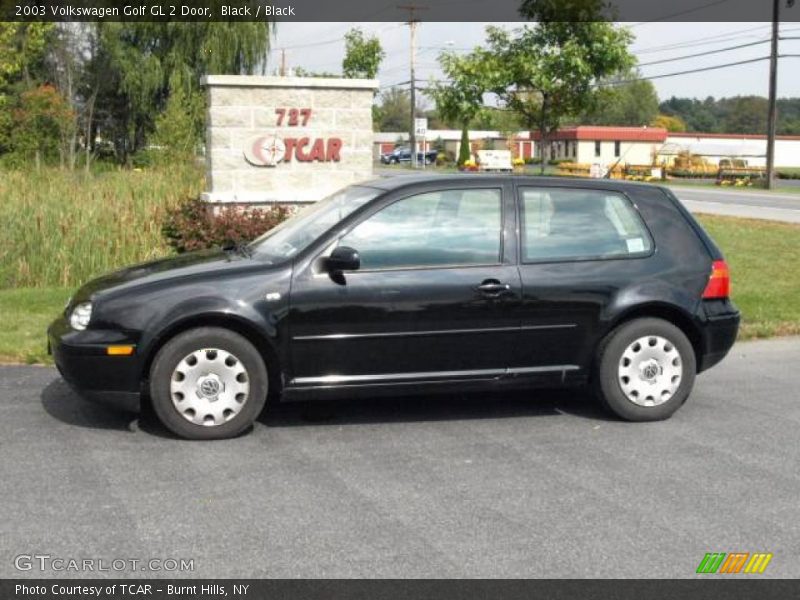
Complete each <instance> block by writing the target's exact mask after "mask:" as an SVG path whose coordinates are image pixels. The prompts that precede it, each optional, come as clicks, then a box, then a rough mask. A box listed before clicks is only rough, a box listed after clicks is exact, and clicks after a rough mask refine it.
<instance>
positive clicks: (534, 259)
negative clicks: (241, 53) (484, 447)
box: [48, 175, 739, 439]
mask: <svg viewBox="0 0 800 600" xmlns="http://www.w3.org/2000/svg"><path fill="white" fill-rule="evenodd" d="M729 290H730V277H729V274H728V267H727V265H726V264H725V261H724V259H723V256H722V253H721V252H720V250H719V248H717V246H716V245H715V244H714V242H713V241H712V240H711V238H710V237H709V236H708V235H707V234H706V232H705V231H704V230H703V229H702V227H701V226H700V225H699V224H698V223H697V221H696V220H695V219H694V218H693V217H692V216H691V215H690V214H689V213H688V211H687V210H686V209H685V208H684V207H683V205H682V204H681V203H680V202H679V201H678V200H677V199H676V198H675V196H674V195H673V194H672V192H671V191H670V190H669V189H666V188H661V187H656V186H651V185H642V184H633V183H627V182H617V181H609V180H585V181H580V180H572V179H569V180H567V179H548V178H535V177H510V176H495V175H483V176H481V175H472V176H469V175H465V176H456V177H395V178H385V179H381V180H376V181H372V182H367V183H364V184H360V185H354V186H351V187H348V188H346V189H344V190H342V191H340V192H338V193H335V194H333V195H332V196H330V197H329V198H327V199H325V200H322V201H320V202H317V203H315V204H313V205H312V206H310V207H309V208H308V209H306V210H305V211H304V212H302V213H300V214H298V215H296V216H294V217H293V218H291V219H290V220H287V221H285V222H283V223H282V224H281V225H279V226H278V227H276V228H275V229H273V230H271V231H269V232H268V233H266V234H265V235H264V236H262V237H260V238H259V239H257V240H255V241H254V242H252V243H251V244H248V245H245V246H239V247H235V248H229V249H227V250H218V251H214V250H212V251H202V252H196V253H189V254H184V255H180V256H177V257H174V258H167V259H163V260H159V261H155V262H151V263H146V264H142V265H137V266H133V267H130V268H127V269H123V270H121V271H117V272H115V273H111V274H108V275H105V276H103V277H100V278H98V279H95V280H94V281H90V282H89V283H87V284H85V285H84V286H83V287H81V288H80V289H79V290H77V292H75V295H74V296H73V297H72V298H71V300H70V301H69V303H68V305H67V306H66V308H65V310H64V312H63V314H62V315H60V316H59V317H58V318H57V319H56V320H55V322H54V323H53V324H52V325H51V326H50V328H49V332H48V333H49V348H50V349H51V350H52V353H53V355H54V358H55V363H56V365H57V366H58V369H59V371H60V372H61V373H62V375H63V376H64V378H65V379H66V380H67V381H68V382H69V383H70V384H72V385H73V386H74V387H75V388H76V389H77V390H79V391H80V392H81V393H84V394H86V395H89V396H90V397H95V398H98V399H101V400H109V401H110V400H119V401H122V402H124V403H125V405H126V406H128V407H129V408H132V409H136V408H138V406H139V403H140V398H141V397H144V398H148V399H149V400H148V401H150V402H152V405H153V408H154V409H155V413H156V414H157V415H158V417H159V418H160V419H161V421H162V422H163V423H164V425H166V427H168V428H169V429H170V430H172V431H173V432H175V433H176V434H178V435H180V436H183V437H186V438H194V439H212V438H225V437H231V436H235V435H237V434H239V433H241V432H243V431H245V430H246V429H247V428H248V427H250V426H251V425H252V423H253V422H254V420H255V419H256V417H257V416H258V415H259V413H260V412H261V411H262V409H263V407H264V405H265V402H266V400H267V396H268V395H270V396H271V397H273V398H274V399H275V400H278V399H282V400H297V399H325V398H335V397H342V396H345V397H354V396H366V397H370V398H372V397H376V396H379V395H383V394H410V393H411V394H418V393H425V394H432V393H434V392H441V391H468V390H473V391H475V390H477V391H488V390H502V389H506V388H528V389H534V388H538V387H553V386H589V387H591V388H592V389H593V390H594V391H595V393H596V394H597V397H598V398H599V399H600V401H601V402H602V403H603V404H604V405H605V406H607V407H608V408H609V409H610V410H611V411H613V412H614V413H615V414H617V415H618V416H619V417H621V418H623V419H627V420H629V421H654V420H659V419H665V418H667V417H669V416H670V415H672V413H674V412H675V411H676V410H677V409H678V408H679V407H680V406H681V405H682V404H683V403H684V402H685V401H686V399H687V398H688V397H689V393H690V392H691V390H692V386H693V385H694V380H695V375H696V374H697V373H700V372H702V371H704V370H706V369H708V368H709V367H712V366H714V365H715V364H717V363H718V362H719V361H720V360H722V359H723V357H724V356H725V355H726V354H727V353H728V351H729V350H730V348H731V346H732V345H733V343H734V340H735V339H736V333H737V330H738V327H739V311H738V310H737V309H736V307H735V306H734V305H733V303H732V302H731V300H730V298H729ZM531 399H532V400H533V399H534V395H533V394H532V395H531Z"/></svg>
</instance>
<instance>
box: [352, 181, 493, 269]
mask: <svg viewBox="0 0 800 600" xmlns="http://www.w3.org/2000/svg"><path fill="white" fill-rule="evenodd" d="M501 240H502V194H501V191H500V190H499V189H461V190H442V191H436V192H429V193H425V194H418V195H415V196H410V197H408V198H404V199H402V200H398V201H397V202H394V203H392V204H390V205H389V206H387V207H386V208H384V209H382V210H380V211H379V212H377V213H375V214H374V215H372V216H370V217H369V218H368V219H366V220H365V221H362V222H361V223H359V224H358V225H356V227H355V228H353V229H352V230H351V231H350V232H349V233H348V234H346V235H345V236H343V237H342V238H341V240H340V241H339V245H340V246H350V247H351V248H355V249H356V250H357V251H358V253H359V254H360V256H361V269H362V270H375V269H403V268H414V267H444V266H471V265H493V264H498V263H500V255H501Z"/></svg>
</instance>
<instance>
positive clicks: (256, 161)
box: [242, 134, 342, 167]
mask: <svg viewBox="0 0 800 600" xmlns="http://www.w3.org/2000/svg"><path fill="white" fill-rule="evenodd" d="M242 150H243V151H244V157H245V159H246V160H247V162H249V163H250V164H251V165H254V166H256V167H274V166H277V164H278V163H280V162H291V161H293V160H296V161H297V162H301V163H308V162H339V161H340V160H341V157H340V154H341V150H342V140H341V138H336V137H332V138H315V139H312V138H309V137H288V136H287V137H281V136H279V135H277V134H268V135H259V136H256V137H253V138H250V139H249V140H247V141H246V142H245V143H244V147H243V148H242Z"/></svg>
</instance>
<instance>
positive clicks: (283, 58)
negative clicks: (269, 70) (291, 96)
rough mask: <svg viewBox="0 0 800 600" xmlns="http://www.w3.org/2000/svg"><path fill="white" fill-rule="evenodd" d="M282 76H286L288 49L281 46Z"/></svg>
mask: <svg viewBox="0 0 800 600" xmlns="http://www.w3.org/2000/svg"><path fill="white" fill-rule="evenodd" d="M280 74H281V77H286V50H285V49H283V48H281V70H280Z"/></svg>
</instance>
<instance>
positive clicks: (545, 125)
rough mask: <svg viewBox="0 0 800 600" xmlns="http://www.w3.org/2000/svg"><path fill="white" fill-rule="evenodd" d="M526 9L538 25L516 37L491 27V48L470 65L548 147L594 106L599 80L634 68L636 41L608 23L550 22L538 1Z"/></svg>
mask: <svg viewBox="0 0 800 600" xmlns="http://www.w3.org/2000/svg"><path fill="white" fill-rule="evenodd" d="M586 3H588V4H591V2H590V0H586ZM543 4H545V5H546V6H545V8H548V7H549V3H546V2H545V3H543ZM526 5H529V8H530V12H527V13H525V12H524V13H523V14H525V16H527V17H528V18H532V19H536V20H537V22H536V24H535V25H532V26H525V27H523V28H521V29H517V30H514V31H513V32H508V31H506V30H503V29H500V28H498V27H488V28H487V37H488V39H487V43H486V47H485V48H481V49H477V50H475V51H474V52H473V53H472V54H471V55H470V56H469V57H468V60H470V61H471V62H472V63H473V64H474V68H475V69H476V72H477V73H479V77H480V80H481V81H482V82H483V84H484V85H486V87H487V89H488V90H489V91H492V92H494V93H495V94H497V96H498V98H499V99H500V101H501V102H502V103H503V104H504V105H505V106H506V107H507V108H510V109H511V110H513V111H514V112H516V113H517V114H519V115H520V116H521V118H522V120H523V123H524V124H525V125H526V127H527V128H528V129H529V130H531V131H537V132H538V133H539V136H540V140H541V143H542V147H546V146H547V142H548V139H549V137H550V135H551V134H552V133H553V132H554V131H555V130H556V129H557V128H558V127H559V125H560V124H561V122H562V120H563V119H564V118H565V117H567V116H569V115H577V114H581V113H582V112H584V111H585V110H586V109H587V108H588V107H589V106H590V105H591V102H592V99H593V94H594V85H595V84H596V83H597V82H598V81H600V80H602V79H603V78H606V77H609V76H611V75H613V74H614V73H618V72H620V71H624V70H626V69H629V68H631V67H632V65H633V57H632V56H631V54H630V53H629V52H628V48H627V47H628V44H629V43H630V41H631V39H632V36H631V34H630V32H629V31H628V30H627V29H624V28H621V27H617V26H615V25H614V24H612V23H609V22H605V21H548V20H547V18H548V17H550V16H551V13H549V12H547V11H545V12H544V13H542V14H539V13H537V12H536V5H535V3H532V2H531V3H525V4H524V5H523V11H524V9H525V6H526ZM542 170H544V161H543V164H542Z"/></svg>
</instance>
